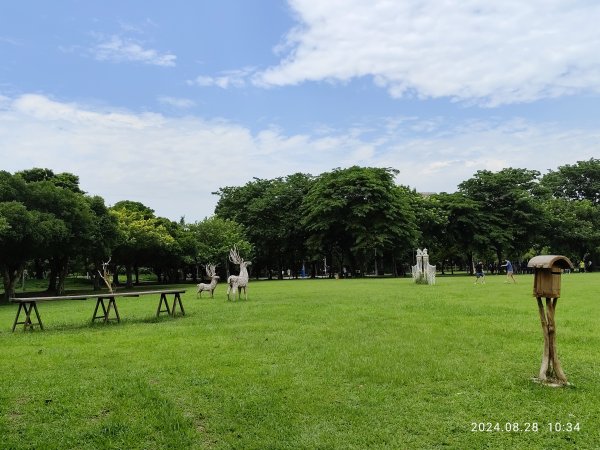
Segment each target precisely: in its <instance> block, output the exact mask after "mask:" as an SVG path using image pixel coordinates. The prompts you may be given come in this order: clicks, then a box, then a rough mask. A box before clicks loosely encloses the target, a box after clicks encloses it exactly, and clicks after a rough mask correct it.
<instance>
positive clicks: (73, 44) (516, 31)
mask: <svg viewBox="0 0 600 450" xmlns="http://www.w3.org/2000/svg"><path fill="white" fill-rule="evenodd" d="M599 23H600V3H598V2H597V1H595V0H591V1H587V0H527V1H522V0H502V1H499V0H498V1H490V0H481V1H479V0H461V1H459V0H402V1H395V0H368V1H367V0H327V1H321V0H289V1H287V2H286V1H284V0H219V1H197V2H192V1H187V0H170V1H168V2H165V1H158V0H144V1H142V0H130V1H127V2H124V1H120V0H103V1H101V2H91V1H84V0H56V1H52V2H49V1H43V0H20V1H18V2H17V1H12V2H9V1H6V2H2V6H1V7H0V58H1V62H0V161H1V166H0V168H1V169H3V170H8V171H10V172H14V171H18V170H23V169H29V168H32V167H46V168H51V169H52V170H54V171H55V172H64V171H66V172H72V173H74V174H77V175H79V177H80V181H81V186H82V188H83V189H84V190H85V191H87V192H88V193H89V194H93V195H101V196H102V197H104V198H105V199H106V201H107V203H108V204H109V205H110V204H114V203H115V202H117V201H119V200H125V199H127V200H135V201H140V202H142V203H144V204H145V205H147V206H149V207H151V208H153V209H154V210H155V211H156V213H157V214H158V215H160V216H163V217H168V218H170V219H173V220H178V219H179V218H180V217H181V216H185V219H186V221H188V222H193V221H196V220H201V219H203V218H204V217H206V216H209V215H211V214H212V213H213V211H214V206H215V203H216V200H217V198H216V196H214V195H212V194H211V192H213V191H215V190H216V189H218V188H219V187H222V186H232V185H241V184H244V183H245V182H247V181H249V180H251V179H252V178H253V177H260V178H274V177H278V176H285V175H288V174H291V173H294V172H298V171H300V172H305V173H311V174H313V175H317V174H319V173H322V172H324V171H328V170H331V169H333V168H335V167H347V166H350V165H354V164H358V165H365V166H378V167H394V168H396V169H399V170H400V175H399V176H398V183H400V184H404V185H408V186H411V187H413V188H416V189H417V190H419V191H425V192H432V191H447V192H452V191H454V190H455V189H456V186H457V184H458V183H460V182H461V181H463V180H465V179H467V178H469V177H471V176H472V175H473V173H474V172H476V171H477V170H480V169H489V170H499V169H501V168H503V167H522V168H528V169H537V170H539V171H541V172H542V173H545V172H546V171H547V170H549V169H556V168H557V167H558V166H560V165H564V164H572V163H575V162H576V161H580V160H585V159H589V158H591V157H600V114H599V112H600V51H598V49H600V28H599V26H598V24H599Z"/></svg>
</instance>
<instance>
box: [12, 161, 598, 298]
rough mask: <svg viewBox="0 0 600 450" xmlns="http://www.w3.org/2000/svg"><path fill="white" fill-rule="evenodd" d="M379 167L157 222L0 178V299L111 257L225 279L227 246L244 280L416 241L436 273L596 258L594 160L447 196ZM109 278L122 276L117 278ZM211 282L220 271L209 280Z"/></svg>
mask: <svg viewBox="0 0 600 450" xmlns="http://www.w3.org/2000/svg"><path fill="white" fill-rule="evenodd" d="M397 175H398V171H397V170H395V169H392V168H374V167H358V166H354V167H350V168H345V169H340V168H338V169H334V170H332V171H329V172H325V173H323V174H321V175H318V176H312V175H309V174H302V173H296V174H292V175H288V176H285V177H278V178H275V179H260V178H255V179H253V180H252V181H250V182H248V183H246V184H245V185H243V186H228V187H223V188H220V189H219V190H218V191H217V192H215V193H214V194H215V195H217V196H218V197H219V199H218V202H217V206H216V208H215V214H214V215H213V216H212V217H209V218H206V219H204V220H203V221H199V222H195V223H186V222H185V220H184V219H183V218H182V219H181V220H180V221H179V222H175V221H172V220H169V219H166V218H162V217H157V216H156V215H155V214H154V211H153V210H152V209H151V208H149V207H148V206H146V205H143V204H141V203H139V202H133V201H127V200H125V201H121V202H118V203H116V204H114V205H112V206H110V207H108V206H106V204H105V202H104V200H103V199H102V198H101V197H100V196H90V195H87V194H86V193H84V192H82V191H81V189H80V187H79V179H78V177H77V176H76V175H74V174H70V173H60V174H55V173H54V172H53V171H52V170H50V169H39V168H35V169H31V170H25V171H21V172H16V173H14V174H10V173H8V172H0V269H1V270H2V277H3V283H4V291H5V296H4V298H5V299H7V298H9V297H10V296H12V295H14V291H15V286H16V283H17V282H18V280H19V279H20V278H21V276H22V275H23V271H24V270H27V271H28V273H29V274H30V275H31V276H35V277H36V278H44V277H45V278H47V280H48V292H52V293H55V294H62V293H63V292H64V281H65V278H66V276H67V274H68V273H69V272H73V271H75V270H77V271H79V272H84V273H88V274H89V275H90V278H91V280H92V283H93V285H94V288H95V289H99V288H100V284H101V280H100V277H99V274H98V270H99V269H100V268H101V265H102V263H103V262H106V261H109V260H110V262H111V267H112V268H113V271H114V273H115V274H116V275H117V278H116V282H117V283H123V284H125V285H127V286H132V285H133V284H135V283H137V282H139V273H140V270H151V271H152V272H153V273H154V274H155V275H156V276H157V277H158V279H159V281H161V282H164V283H169V282H181V281H184V279H192V280H194V281H196V280H197V278H200V277H201V275H202V271H201V270H202V265H203V264H206V263H209V262H210V263H214V264H217V267H218V270H219V271H220V273H222V274H223V277H226V276H227V275H228V270H229V265H228V262H227V254H228V251H229V249H230V248H231V247H232V246H233V245H237V246H238V248H239V249H240V252H241V253H242V254H243V255H244V257H245V259H251V260H252V261H253V266H252V272H253V276H256V277H258V276H262V277H268V278H273V277H277V278H281V277H283V276H284V275H286V274H287V273H289V274H290V275H291V276H299V275H302V274H303V275H305V276H313V277H314V276H319V275H321V276H323V275H327V276H332V275H333V274H334V273H339V274H341V273H343V272H345V273H348V274H352V275H353V276H357V275H362V274H365V273H376V274H381V273H384V272H385V273H393V274H396V275H400V274H403V273H405V272H407V271H408V267H409V266H410V264H411V263H413V261H414V250H415V248H417V247H421V248H422V247H427V248H428V249H429V254H430V255H431V261H432V262H433V263H436V264H438V266H439V267H440V268H441V269H442V271H443V270H444V269H448V268H449V269H450V270H451V268H453V267H454V266H455V265H457V264H458V265H460V266H462V267H463V268H465V267H466V268H467V269H470V268H471V267H472V266H473V261H474V259H481V260H486V261H489V262H491V261H497V262H498V263H499V262H501V261H503V260H504V259H512V260H518V259H525V258H529V257H530V256H532V255H534V254H540V253H558V254H563V255H566V256H568V257H570V258H571V259H572V260H573V261H579V260H581V259H584V260H586V262H587V261H592V260H594V259H595V258H596V256H597V255H599V254H600V160H598V159H594V158H592V159H590V160H587V161H579V162H577V163H576V164H572V165H565V166H561V167H559V168H558V169H556V170H551V171H549V172H548V173H547V174H544V175H541V174H540V172H538V171H535V170H528V169H515V168H507V169H503V170H501V171H499V172H491V171H487V170H482V171H478V172H476V173H475V174H474V175H473V177H471V178H470V179H468V180H466V181H463V182H462V183H460V184H459V186H458V189H457V191H456V192H454V193H436V194H430V195H425V194H421V193H418V192H417V191H416V190H414V189H411V188H410V187H408V186H402V185H397V184H396V182H395V179H396V176H397ZM119 275H121V276H123V277H124V279H123V280H120V279H119ZM223 277H222V278H223Z"/></svg>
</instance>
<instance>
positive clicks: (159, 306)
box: [156, 294, 171, 317]
mask: <svg viewBox="0 0 600 450" xmlns="http://www.w3.org/2000/svg"><path fill="white" fill-rule="evenodd" d="M163 302H164V303H165V308H166V309H161V306H162V304H163ZM163 312H166V313H167V314H169V315H171V309H170V308H169V303H168V302H167V295H166V294H160V301H159V302H158V309H157V310H156V317H158V316H159V315H160V313H163Z"/></svg>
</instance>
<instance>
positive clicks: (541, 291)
mask: <svg viewBox="0 0 600 450" xmlns="http://www.w3.org/2000/svg"><path fill="white" fill-rule="evenodd" d="M527 267H532V268H533V269H534V279H533V296H534V297H546V298H559V297H560V277H561V275H562V271H563V269H572V268H573V263H572V262H571V261H570V260H569V258H567V257H566V256H559V255H540V256H534V257H533V258H531V259H530V260H529V263H528V264H527Z"/></svg>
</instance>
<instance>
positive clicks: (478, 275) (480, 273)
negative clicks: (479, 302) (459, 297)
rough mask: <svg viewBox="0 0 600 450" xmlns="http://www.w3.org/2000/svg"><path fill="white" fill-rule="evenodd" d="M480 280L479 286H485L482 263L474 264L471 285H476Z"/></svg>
mask: <svg viewBox="0 0 600 450" xmlns="http://www.w3.org/2000/svg"><path fill="white" fill-rule="evenodd" d="M480 278H481V284H485V273H483V263H482V262H481V261H479V262H478V263H477V264H475V283H473V284H477V283H478V282H479V279H480Z"/></svg>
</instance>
